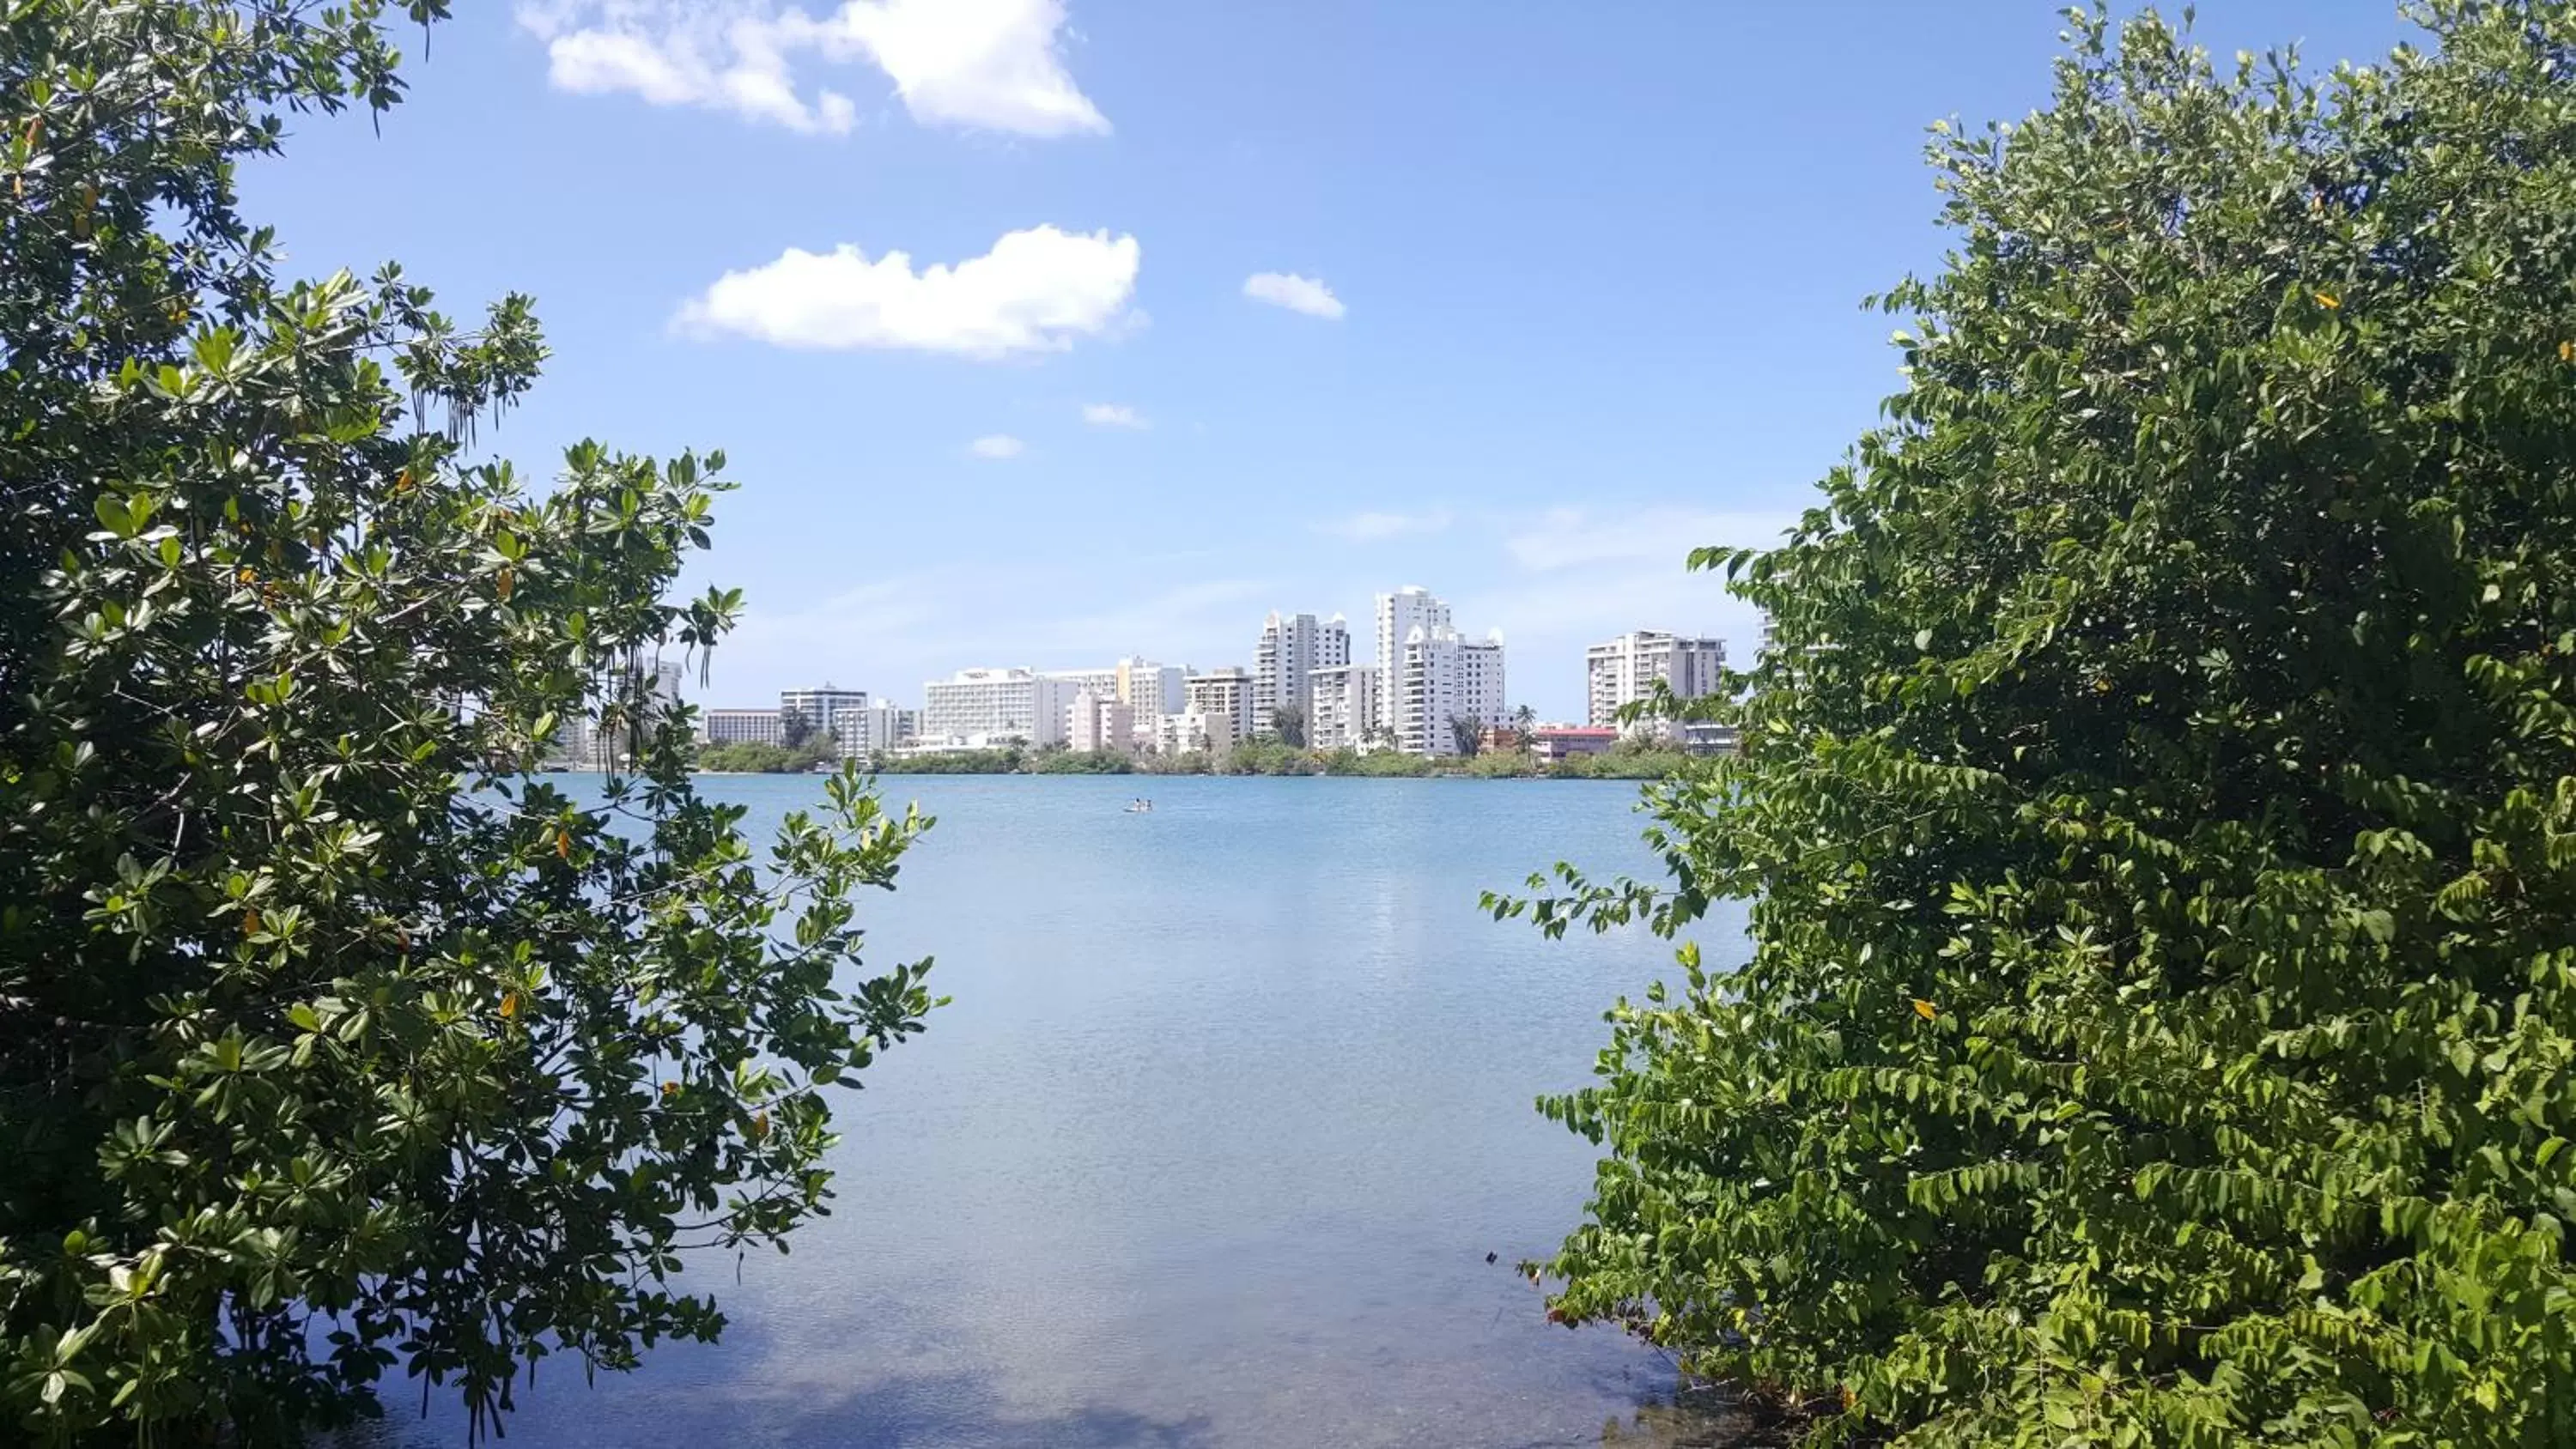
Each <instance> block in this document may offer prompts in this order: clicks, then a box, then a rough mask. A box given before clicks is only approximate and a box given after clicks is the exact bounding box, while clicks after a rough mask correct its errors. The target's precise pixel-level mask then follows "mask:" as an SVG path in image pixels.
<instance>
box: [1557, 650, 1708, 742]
mask: <svg viewBox="0 0 2576 1449" xmlns="http://www.w3.org/2000/svg"><path fill="white" fill-rule="evenodd" d="M1725 671H1726V641H1725V640H1723V639H1692V638H1685V637H1679V636H1676V635H1672V634H1663V633H1657V632H1655V631H1653V630H1639V631H1637V632H1636V633H1633V634H1622V635H1620V636H1619V637H1618V638H1616V639H1613V640H1611V641H1609V642H1608V643H1606V644H1595V645H1593V646H1592V647H1591V648H1590V649H1587V650H1585V651H1584V654H1583V672H1584V683H1585V694H1586V696H1587V697H1588V698H1589V699H1590V701H1591V717H1590V722H1591V723H1592V724H1594V725H1597V726H1611V725H1616V724H1618V723H1619V711H1620V710H1621V709H1622V708H1625V707H1626V706H1628V705H1631V704H1634V703H1636V702H1638V701H1639V700H1643V699H1647V698H1650V697H1652V696H1653V694H1654V692H1655V686H1656V685H1657V684H1663V685H1666V686H1668V687H1670V688H1671V690H1672V692H1673V694H1674V696H1675V697H1677V698H1680V699H1698V698H1701V697H1703V696H1705V695H1710V694H1715V693H1716V692H1717V691H1718V690H1719V689H1720V688H1721V687H1722V686H1723V676H1724V674H1725Z"/></svg>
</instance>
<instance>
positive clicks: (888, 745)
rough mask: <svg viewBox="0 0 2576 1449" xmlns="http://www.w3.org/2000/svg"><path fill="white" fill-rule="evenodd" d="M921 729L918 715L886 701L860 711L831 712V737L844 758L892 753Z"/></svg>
mask: <svg viewBox="0 0 2576 1449" xmlns="http://www.w3.org/2000/svg"><path fill="white" fill-rule="evenodd" d="M920 728H921V717H920V716H919V715H917V714H915V713H914V712H913V711H911V710H908V709H905V708H903V707H902V706H901V705H894V704H888V703H886V702H885V701H883V700H876V701H873V702H871V703H869V704H868V705H866V706H865V707H863V708H860V709H851V708H848V707H846V706H845V707H843V708H840V709H836V710H834V711H832V738H833V739H834V740H836V741H838V742H839V744H840V750H841V754H842V755H843V756H845V757H847V756H854V755H864V754H868V753H870V752H872V751H875V750H891V749H893V748H894V747H895V746H897V745H900V744H902V743H903V742H904V741H906V740H908V739H911V738H912V737H913V735H914V734H915V733H917V732H918V731H919V730H920Z"/></svg>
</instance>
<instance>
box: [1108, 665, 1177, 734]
mask: <svg viewBox="0 0 2576 1449" xmlns="http://www.w3.org/2000/svg"><path fill="white" fill-rule="evenodd" d="M1118 697H1119V699H1121V700H1123V701H1125V702H1126V705H1127V707H1128V708H1129V709H1132V710H1134V711H1135V712H1136V720H1137V723H1138V725H1139V726H1140V727H1141V726H1142V725H1143V724H1144V723H1145V722H1146V721H1148V720H1150V719H1152V718H1153V717H1154V716H1156V715H1158V714H1179V713H1180V712H1181V710H1182V709H1183V708H1184V706H1185V700H1184V696H1183V695H1182V693H1181V668H1180V666H1179V665H1177V664H1157V663H1155V662H1154V661H1153V660H1151V659H1121V660H1119V661H1118Z"/></svg>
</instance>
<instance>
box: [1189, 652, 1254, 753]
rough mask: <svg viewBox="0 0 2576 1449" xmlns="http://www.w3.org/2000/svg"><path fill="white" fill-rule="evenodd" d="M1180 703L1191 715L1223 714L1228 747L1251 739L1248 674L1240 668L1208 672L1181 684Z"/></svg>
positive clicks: (1249, 679)
mask: <svg viewBox="0 0 2576 1449" xmlns="http://www.w3.org/2000/svg"><path fill="white" fill-rule="evenodd" d="M1181 701H1182V708H1183V710H1184V711H1185V712H1188V713H1191V714H1205V715H1223V716H1224V717H1225V721H1226V725H1227V729H1228V732H1229V733H1228V735H1227V739H1226V743H1227V744H1228V745H1229V746H1230V745H1233V744H1236V743H1239V742H1241V741H1243V740H1248V739H1250V738H1252V731H1253V724H1254V721H1253V717H1252V671H1251V670H1248V669H1244V668H1242V667H1240V666H1235V667H1230V668H1225V669H1211V670H1209V671H1208V672H1207V673H1205V674H1193V675H1191V676H1189V677H1188V678H1187V679H1184V680H1182V681H1181Z"/></svg>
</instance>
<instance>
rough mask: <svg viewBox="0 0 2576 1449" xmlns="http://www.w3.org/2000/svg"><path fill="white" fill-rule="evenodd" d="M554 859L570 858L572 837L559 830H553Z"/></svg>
mask: <svg viewBox="0 0 2576 1449" xmlns="http://www.w3.org/2000/svg"><path fill="white" fill-rule="evenodd" d="M555 859H557V860H570V859H572V837H571V836H569V835H567V834H565V833H564V832H562V831H560V830H558V831H556V832H555Z"/></svg>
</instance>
